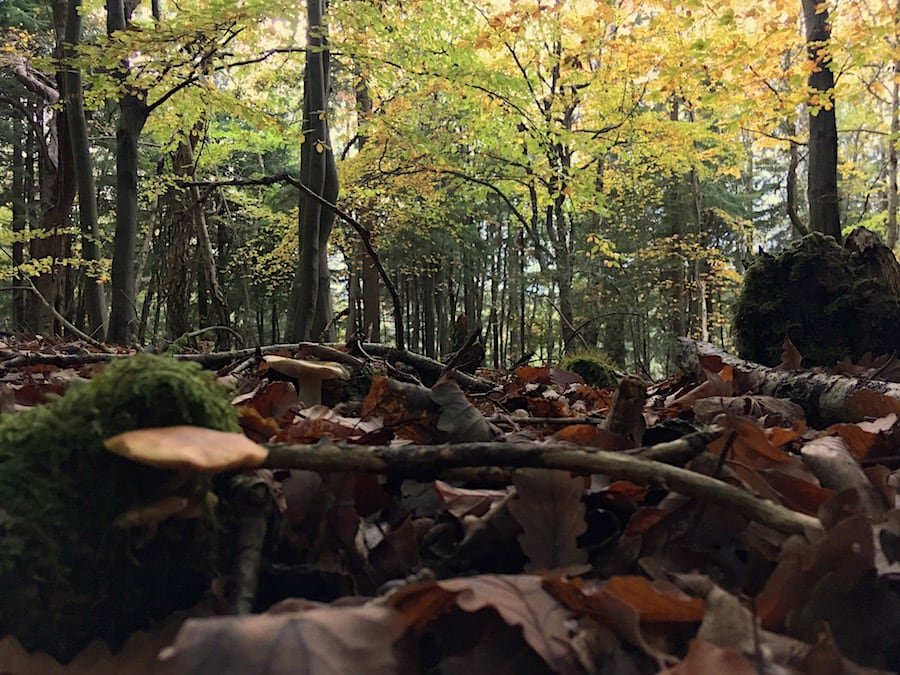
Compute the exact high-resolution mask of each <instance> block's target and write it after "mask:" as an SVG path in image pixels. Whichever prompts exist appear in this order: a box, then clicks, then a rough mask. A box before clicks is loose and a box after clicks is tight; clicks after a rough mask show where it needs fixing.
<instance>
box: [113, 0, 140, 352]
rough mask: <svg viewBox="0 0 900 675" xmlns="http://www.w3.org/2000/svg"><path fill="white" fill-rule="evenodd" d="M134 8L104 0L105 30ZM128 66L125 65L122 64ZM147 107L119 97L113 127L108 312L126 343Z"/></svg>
mask: <svg viewBox="0 0 900 675" xmlns="http://www.w3.org/2000/svg"><path fill="white" fill-rule="evenodd" d="M133 9H134V7H133V6H132V5H131V4H127V5H126V3H125V2H123V0H107V1H106V32H107V34H109V35H112V34H113V33H115V32H116V31H123V30H125V29H126V28H128V23H129V20H130V10H133ZM125 65H127V64H125ZM149 114H150V108H149V106H148V105H147V103H146V94H141V95H140V98H139V97H138V95H135V94H133V93H129V94H126V95H125V96H123V97H122V98H121V99H120V100H119V121H118V125H117V127H116V232H115V236H114V239H113V258H112V274H111V279H110V292H111V293H112V307H111V309H110V313H109V330H108V335H107V339H108V340H109V341H110V342H114V343H119V344H127V343H128V342H130V341H131V339H132V336H133V333H134V330H135V324H136V322H137V320H136V316H135V313H136V309H135V301H136V297H135V296H136V292H135V291H136V279H135V275H134V263H135V255H134V253H135V244H136V241H137V231H138V226H137V219H138V141H139V139H140V136H141V131H142V130H143V128H144V124H145V123H146V122H147V117H148V115H149Z"/></svg>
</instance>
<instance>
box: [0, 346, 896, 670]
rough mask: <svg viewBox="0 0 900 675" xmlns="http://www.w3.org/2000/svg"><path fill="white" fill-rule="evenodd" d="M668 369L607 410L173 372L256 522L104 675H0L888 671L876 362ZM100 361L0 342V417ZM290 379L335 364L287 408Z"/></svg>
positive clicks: (25, 660) (430, 377)
mask: <svg viewBox="0 0 900 675" xmlns="http://www.w3.org/2000/svg"><path fill="white" fill-rule="evenodd" d="M370 347H371V346H370ZM685 350H686V353H687V354H688V358H686V359H685V366H684V369H683V370H682V371H679V372H678V373H676V374H675V375H673V376H672V377H671V378H669V379H667V380H665V381H663V382H659V383H655V384H652V385H649V386H647V385H646V384H644V383H641V382H639V381H638V380H636V379H634V378H625V379H624V380H623V382H622V383H620V385H619V387H618V388H617V389H599V388H595V387H591V386H589V385H587V384H585V383H584V382H583V380H582V379H581V378H580V377H579V376H578V375H576V374H575V373H572V372H567V371H562V370H558V369H556V368H553V367H527V366H526V367H520V368H516V369H515V370H514V371H512V372H505V371H504V372H498V371H486V370H479V371H478V372H477V373H475V375H474V376H469V375H465V374H460V373H456V371H449V372H443V366H442V365H441V364H439V363H437V362H431V361H429V360H428V359H425V358H424V357H421V356H416V355H409V354H404V353H398V352H392V351H390V350H388V349H386V348H381V349H380V350H377V351H379V353H377V354H376V353H374V351H376V350H375V348H374V347H372V348H371V350H367V349H363V350H362V351H357V352H356V353H354V354H350V353H348V352H346V351H344V350H341V349H336V348H331V347H325V346H321V345H306V344H301V345H300V346H299V348H298V345H292V346H288V345H280V346H273V347H271V348H265V349H263V350H259V351H257V350H245V351H242V352H229V353H221V354H185V355H181V356H180V357H179V358H181V359H183V360H189V361H191V360H192V361H197V362H200V363H202V364H203V365H204V366H205V367H206V368H208V369H211V370H215V372H216V375H217V378H218V379H219V380H220V381H221V382H223V383H225V384H226V385H228V386H229V387H230V389H231V390H232V391H233V392H234V395H233V399H232V404H233V405H234V406H235V407H236V409H237V411H238V413H239V419H240V424H241V427H242V429H243V431H244V434H245V435H246V437H247V438H249V439H250V440H252V441H254V442H256V443H258V444H260V445H262V446H264V447H265V448H266V449H267V451H268V455H267V458H266V459H265V461H264V462H263V463H262V464H261V465H260V466H254V467H249V466H248V467H247V468H244V469H242V470H240V471H239V472H238V474H239V476H240V477H242V478H244V479H250V480H252V481H255V483H254V484H255V485H257V486H263V494H264V499H263V500H262V502H260V503H259V504H258V505H257V506H259V508H258V509H257V510H256V511H253V512H252V513H251V515H250V516H246V514H244V516H242V518H241V519H239V526H238V527H237V529H236V532H235V534H234V537H235V538H236V540H239V542H240V544H239V545H238V546H236V547H235V548H236V550H237V554H236V556H235V561H234V562H233V563H232V566H231V568H230V569H226V570H223V574H222V575H221V576H219V577H217V578H215V579H214V580H213V581H212V583H211V584H210V588H209V591H208V593H207V596H206V598H205V599H204V600H203V601H202V602H201V603H200V604H198V605H194V606H192V607H185V608H184V611H182V612H178V613H176V614H174V615H172V616H170V617H169V618H168V619H167V620H164V621H160V622H156V623H154V624H153V625H151V626H149V627H148V628H147V629H146V630H144V631H140V632H138V633H136V634H135V635H133V636H132V637H131V638H130V639H128V640H127V642H125V643H124V645H123V646H122V645H116V648H117V649H116V651H113V650H111V649H110V647H109V646H107V645H106V644H104V643H102V642H94V643H92V644H90V645H89V646H87V647H86V648H85V649H84V650H83V651H82V652H81V653H80V654H78V655H77V656H76V657H75V658H74V659H73V660H72V661H71V662H69V663H67V664H65V665H61V664H60V663H58V662H57V661H55V660H53V659H51V658H50V657H49V656H47V655H46V654H42V653H38V652H37V651H35V652H29V651H27V650H26V649H25V648H23V647H22V645H21V643H20V642H19V641H18V640H17V639H16V638H15V637H14V636H11V635H10V636H6V637H3V638H2V639H0V672H3V673H13V674H15V675H20V674H26V673H67V674H72V673H92V674H97V673H101V674H102V673H114V672H119V673H216V675H226V674H231V673H234V674H237V673H272V674H274V673H296V672H311V673H357V672H366V673H425V672H432V673H455V672H464V671H467V672H471V673H481V672H498V673H503V672H509V673H520V672H529V673H541V672H559V673H573V674H574V673H591V674H593V673H597V674H600V673H609V674H613V673H656V672H665V673H671V674H675V673H679V674H688V673H690V674H694V673H716V674H719V673H726V672H727V673H732V674H737V675H742V674H744V673H748V674H749V673H757V672H762V673H874V672H896V671H898V670H900V595H898V590H900V586H898V580H900V576H898V575H900V509H898V508H897V507H898V501H897V488H898V486H900V481H898V480H897V477H896V476H895V475H894V474H893V473H892V470H893V469H895V468H898V467H900V396H897V393H896V389H895V385H892V384H891V383H889V382H885V381H882V380H878V379H876V378H878V377H884V378H886V379H890V378H891V377H895V371H900V368H898V367H897V364H896V362H895V361H893V360H891V359H883V360H881V361H876V362H872V360H871V359H870V360H868V361H865V362H862V363H856V364H852V363H849V362H848V363H844V364H843V366H842V367H840V368H839V369H838V371H832V372H830V373H823V372H819V373H812V372H808V371H803V370H800V369H799V367H798V366H799V360H798V357H799V355H796V354H792V353H791V352H790V349H786V351H785V360H784V362H783V364H782V367H781V368H780V369H766V368H762V367H761V366H758V365H757V364H750V363H745V362H742V361H741V360H739V359H736V358H734V357H732V356H730V355H727V354H724V353H722V352H718V351H717V350H715V349H714V348H712V347H711V346H709V345H703V344H698V343H693V342H690V341H686V342H685ZM122 358H130V353H129V352H127V351H124V350H113V349H110V350H108V351H107V352H103V351H101V350H98V349H97V348H96V347H93V346H90V345H85V344H79V343H62V342H59V343H52V342H47V341H41V342H36V341H25V340H14V339H10V340H8V341H7V343H5V344H0V375H2V376H0V410H2V413H3V417H6V416H15V415H19V414H21V411H23V410H29V409H32V408H33V407H35V406H41V405H44V404H45V403H46V401H47V400H48V399H52V398H53V397H55V396H60V395H62V396H64V395H65V393H66V391H67V389H68V388H69V386H70V384H71V383H72V382H74V381H79V380H83V379H90V378H91V377H93V376H94V375H95V374H96V373H98V372H100V371H102V369H103V368H104V367H105V364H106V363H107V362H108V361H111V360H114V359H122ZM298 358H299V359H304V360H308V359H324V360H329V361H334V362H338V363H340V364H341V365H342V366H343V368H344V373H343V375H342V376H341V377H339V378H338V379H336V380H333V381H327V382H325V383H324V385H323V388H322V391H321V402H316V404H315V405H312V406H307V405H305V404H306V403H307V401H301V399H300V397H299V395H298V392H304V391H306V392H308V391H309V389H308V386H306V385H304V384H303V383H299V386H298V382H297V377H298V376H299V377H300V378H301V379H302V378H303V377H305V375H302V374H299V375H298V373H299V372H300V371H299V370H298V366H296V359H298ZM788 394H789V395H790V399H792V400H789V398H788ZM304 396H307V397H308V396H314V394H304ZM0 425H2V422H0ZM60 433H65V430H61V431H60ZM160 433H161V434H162V439H163V444H164V445H165V444H166V442H167V440H168V442H169V444H170V445H174V444H177V442H176V440H175V439H174V436H166V434H168V433H170V432H169V431H163V432H160ZM0 453H2V449H0ZM0 459H2V456H0ZM249 463H253V464H258V462H248V464H249ZM3 470H4V469H3V464H2V462H0V472H2V471H3ZM227 475H234V471H233V470H232V472H231V473H229V474H227ZM36 508H37V507H36ZM72 508H73V509H77V508H78V505H77V504H73V506H72ZM4 516H6V517H8V516H9V514H6V513H5V512H4V511H3V504H0V534H2V528H3V527H4V523H5V522H6V521H4V518H3V517H4ZM154 518H155V517H154ZM166 518H167V516H162V517H160V518H156V519H154V520H152V521H146V520H144V521H140V522H139V523H138V524H137V525H136V526H135V527H136V528H139V529H140V528H145V529H148V530H149V529H151V528H152V529H153V531H154V532H155V529H156V528H164V527H166ZM2 603H3V600H2V598H0V613H2V612H3V611H4V608H3V605H2ZM87 619H89V617H87Z"/></svg>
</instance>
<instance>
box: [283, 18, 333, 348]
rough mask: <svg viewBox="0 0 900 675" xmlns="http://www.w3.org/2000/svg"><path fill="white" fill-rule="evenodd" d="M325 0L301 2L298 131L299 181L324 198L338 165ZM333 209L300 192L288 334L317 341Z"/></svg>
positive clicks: (326, 321)
mask: <svg viewBox="0 0 900 675" xmlns="http://www.w3.org/2000/svg"><path fill="white" fill-rule="evenodd" d="M327 9H328V3H327V2H326V0H307V3H306V17H307V27H306V31H307V33H306V35H307V37H306V70H305V71H304V76H303V129H302V134H303V138H302V146H301V148H300V181H301V182H302V183H303V184H304V185H306V186H307V187H308V188H309V189H310V190H312V191H313V192H315V194H316V195H319V196H320V197H321V198H322V199H324V200H325V201H327V202H330V203H332V204H333V203H335V202H336V201H337V195H338V178H337V167H336V165H335V161H334V151H333V149H332V147H331V132H330V129H329V124H328V98H329V90H330V86H331V59H330V55H329V50H328V26H327V23H326V18H325V16H326V12H327ZM333 224H334V213H333V212H332V211H331V210H330V209H329V208H327V207H326V206H323V204H322V203H321V202H320V201H319V200H317V199H315V198H314V197H312V196H310V195H308V194H306V193H305V192H304V193H303V194H301V196H300V222H299V225H298V228H299V243H300V253H299V263H298V266H297V273H296V275H295V278H294V284H293V287H292V289H291V300H290V315H289V325H290V336H291V339H294V340H309V339H319V337H320V336H321V335H322V334H323V331H326V329H327V331H328V335H326V337H328V336H333V327H332V326H331V317H332V309H331V275H330V274H329V272H328V238H329V236H330V235H331V228H332V226H333Z"/></svg>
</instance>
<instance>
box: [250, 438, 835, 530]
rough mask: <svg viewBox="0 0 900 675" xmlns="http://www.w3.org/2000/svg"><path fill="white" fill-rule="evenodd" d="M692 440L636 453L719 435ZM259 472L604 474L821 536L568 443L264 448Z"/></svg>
mask: <svg viewBox="0 0 900 675" xmlns="http://www.w3.org/2000/svg"><path fill="white" fill-rule="evenodd" d="M718 433H720V431H719V430H718V429H715V430H713V431H710V432H700V433H695V434H690V435H689V436H686V437H684V438H682V439H679V440H677V441H671V442H668V443H661V444H659V445H656V446H652V447H651V448H642V449H641V450H642V451H643V452H645V453H646V454H649V455H657V456H660V455H662V456H664V455H666V454H669V453H670V452H672V451H677V450H687V449H690V448H694V447H695V446H696V447H697V448H700V447H703V448H705V447H706V444H707V442H708V441H709V440H710V439H711V438H713V437H715V436H716V435H718ZM266 447H267V448H268V450H269V457H268V459H267V460H266V462H265V464H264V466H265V467H267V468H271V469H276V468H277V469H306V470H310V471H324V472H330V471H361V472H367V473H396V474H400V475H404V476H410V477H417V478H421V479H430V478H434V477H436V476H438V475H440V474H441V472H442V471H445V470H448V469H455V468H460V467H483V466H501V467H543V468H547V469H563V470H568V471H573V472H575V473H580V474H595V473H597V474H605V475H608V476H610V477H611V478H614V479H621V480H630V481H632V482H635V483H639V484H653V485H659V486H662V487H665V488H667V489H669V490H673V491H676V492H679V493H681V494H684V495H687V496H690V497H694V498H695V499H700V500H704V501H707V502H709V503H710V504H715V505H717V506H720V507H725V508H728V509H731V510H733V511H735V512H737V513H740V514H742V515H744V516H746V517H747V518H749V519H751V520H753V521H756V522H759V523H761V524H763V525H766V526H768V527H771V528H772V529H774V530H778V531H779V532H784V533H787V534H795V533H800V534H802V533H805V532H807V531H808V530H821V529H822V525H821V523H820V522H819V520H818V518H815V517H813V516H808V515H806V514H803V513H797V512H795V511H792V510H790V509H788V508H785V507H784V506H781V505H779V504H775V503H773V502H770V501H766V500H764V499H761V498H759V497H757V496H755V495H753V494H751V493H750V492H747V491H746V490H743V489H740V488H737V487H734V486H732V485H729V484H727V483H724V482H722V481H720V480H717V479H715V478H711V477H710V476H705V475H703V474H699V473H695V472H693V471H688V470H687V469H682V468H679V467H675V466H669V465H668V464H663V463H662V462H657V461H653V460H649V459H645V458H643V457H636V456H632V455H629V454H624V453H620V452H607V451H600V450H594V449H585V448H580V447H578V446H574V445H571V444H568V443H503V442H488V443H457V444H452V445H449V444H448V445H405V446H400V447H388V446H363V445H351V444H338V443H334V442H331V441H328V440H322V441H321V442H319V443H317V444H315V445H293V444H269V445H267V446H266Z"/></svg>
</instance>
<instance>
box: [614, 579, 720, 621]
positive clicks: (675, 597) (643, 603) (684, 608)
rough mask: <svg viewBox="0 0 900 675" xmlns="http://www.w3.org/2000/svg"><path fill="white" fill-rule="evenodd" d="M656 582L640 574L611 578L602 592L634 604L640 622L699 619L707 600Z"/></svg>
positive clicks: (701, 616)
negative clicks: (638, 575)
mask: <svg viewBox="0 0 900 675" xmlns="http://www.w3.org/2000/svg"><path fill="white" fill-rule="evenodd" d="M660 587H661V584H660V582H656V583H653V582H651V581H650V580H649V579H645V578H644V577H637V576H619V577H612V578H611V579H610V580H609V581H608V582H607V583H606V584H605V585H604V586H603V589H602V591H601V592H603V593H606V594H608V595H611V596H612V597H614V598H616V599H618V600H620V601H621V602H623V603H625V604H626V605H628V606H629V607H631V608H632V609H633V610H634V611H635V612H636V613H637V615H638V616H639V617H640V619H641V621H649V622H658V621H663V622H677V623H682V622H692V621H700V620H701V619H702V618H703V613H704V611H705V609H706V603H705V602H704V601H703V600H701V599H700V598H691V597H688V596H686V595H684V594H683V593H681V592H680V591H679V590H678V589H677V588H676V587H674V586H672V585H671V584H664V585H662V587H664V590H661V588H660Z"/></svg>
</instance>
